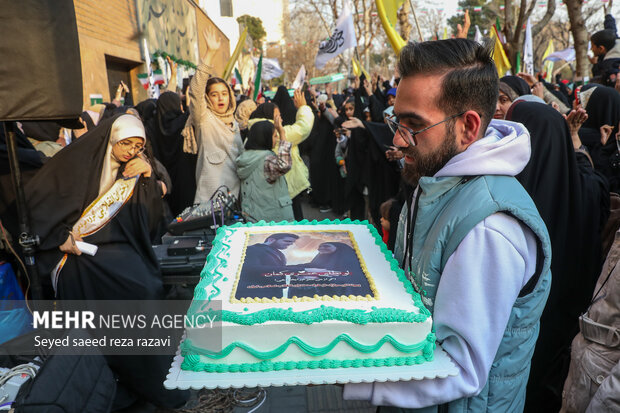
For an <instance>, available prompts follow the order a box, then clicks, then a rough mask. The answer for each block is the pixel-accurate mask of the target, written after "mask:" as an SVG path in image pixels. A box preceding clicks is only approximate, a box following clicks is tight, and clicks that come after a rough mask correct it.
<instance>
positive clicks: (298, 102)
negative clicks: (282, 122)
mask: <svg viewBox="0 0 620 413" xmlns="http://www.w3.org/2000/svg"><path fill="white" fill-rule="evenodd" d="M293 103H294V104H295V108H297V109H299V108H300V107H302V106H304V105H306V97H305V96H304V94H303V92H302V91H301V89H296V90H295V92H294V93H293Z"/></svg>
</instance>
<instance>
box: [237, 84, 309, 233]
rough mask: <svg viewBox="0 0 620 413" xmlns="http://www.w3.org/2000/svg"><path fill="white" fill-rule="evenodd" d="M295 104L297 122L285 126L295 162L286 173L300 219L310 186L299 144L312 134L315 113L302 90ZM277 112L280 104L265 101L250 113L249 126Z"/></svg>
mask: <svg viewBox="0 0 620 413" xmlns="http://www.w3.org/2000/svg"><path fill="white" fill-rule="evenodd" d="M294 104H295V106H296V107H297V114H296V115H295V123H293V124H292V125H285V126H284V131H285V132H286V140H287V142H290V143H291V144H292V145H293V146H292V147H291V158H292V160H293V164H292V166H291V170H290V171H289V172H287V173H286V175H285V178H286V184H287V186H288V193H289V196H290V197H291V199H292V200H293V212H294V214H295V219H296V220H297V221H299V220H302V219H303V213H302V208H301V193H302V192H303V191H305V190H306V189H308V188H309V187H310V181H309V180H308V179H309V174H308V168H307V167H306V164H305V163H304V161H303V160H302V159H301V155H300V154H299V144H300V143H302V142H303V141H304V140H306V138H308V136H310V132H311V131H312V125H313V124H314V114H313V113H312V109H311V108H310V106H308V105H307V104H306V99H305V97H304V95H303V93H301V91H300V90H296V91H295V94H294ZM276 114H277V115H278V116H280V109H279V108H278V106H276V105H275V104H273V103H263V104H261V105H259V106H258V107H257V108H256V110H255V111H254V112H253V113H252V115H250V120H249V122H248V126H249V127H250V128H251V127H252V125H253V124H254V123H256V122H260V121H263V120H269V121H272V122H273V119H274V116H275V115H276ZM278 145H279V141H278V142H276V146H275V147H274V148H273V150H274V152H278V151H279V148H278Z"/></svg>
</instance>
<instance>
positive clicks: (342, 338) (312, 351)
mask: <svg viewBox="0 0 620 413" xmlns="http://www.w3.org/2000/svg"><path fill="white" fill-rule="evenodd" d="M340 342H345V343H347V344H348V345H349V346H351V348H353V349H355V350H357V351H359V352H360V353H374V352H375V351H377V350H379V349H380V348H381V347H382V346H383V345H384V344H385V343H390V344H391V345H392V347H394V348H395V349H396V350H398V351H400V352H401V353H413V352H415V351H421V350H424V349H425V348H426V346H427V344H428V342H427V341H426V340H424V341H423V342H421V343H415V344H404V343H401V342H400V341H398V340H396V339H395V338H394V337H392V336H391V335H389V334H386V335H385V336H383V337H382V338H381V339H380V340H379V341H377V342H376V343H375V344H370V345H368V344H362V343H360V342H358V341H356V340H355V339H353V338H352V337H351V336H349V335H348V334H340V335H339V336H338V337H336V338H335V339H333V340H332V341H331V342H330V343H329V344H328V345H326V346H324V347H313V346H311V345H310V344H308V343H306V342H305V341H304V340H303V339H301V338H299V337H297V336H293V337H289V339H288V340H286V342H284V343H283V344H282V345H280V346H278V347H276V348H275V349H273V350H268V351H260V350H257V349H255V348H254V347H252V346H250V345H249V344H246V343H243V342H240V341H235V342H233V343H231V344H229V345H228V346H226V348H224V349H222V351H218V352H213V351H209V350H207V349H204V348H201V347H196V346H194V345H193V344H192V341H191V340H189V339H187V340H185V341H184V342H183V348H184V351H187V352H188V353H189V354H198V355H201V356H205V357H208V358H210V359H222V358H224V357H227V356H228V355H229V354H230V353H232V351H233V350H234V349H235V348H240V349H242V350H244V351H246V352H247V353H249V354H251V355H252V356H254V357H256V358H257V359H260V360H269V359H273V358H276V357H278V356H279V355H281V354H282V353H284V352H285V351H286V349H288V347H289V346H290V345H291V344H294V345H296V346H297V347H298V348H299V349H300V350H301V351H303V352H304V353H306V354H308V355H309V356H313V357H319V356H324V355H326V354H327V353H329V352H330V351H332V350H333V349H334V347H336V346H337V345H338V344H339V343H340Z"/></svg>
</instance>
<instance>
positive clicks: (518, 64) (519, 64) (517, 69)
mask: <svg viewBox="0 0 620 413" xmlns="http://www.w3.org/2000/svg"><path fill="white" fill-rule="evenodd" d="M516 60H517V62H516V65H517V67H516V68H515V75H516V74H517V73H519V72H521V51H520V50H517V56H516Z"/></svg>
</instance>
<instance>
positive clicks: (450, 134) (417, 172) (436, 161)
mask: <svg viewBox="0 0 620 413" xmlns="http://www.w3.org/2000/svg"><path fill="white" fill-rule="evenodd" d="M402 152H403V154H404V155H406V156H408V157H410V158H412V159H413V163H411V164H409V163H407V162H405V167H404V168H403V171H402V177H403V179H404V180H405V182H407V183H408V184H409V185H412V186H417V185H418V181H419V180H420V178H421V177H423V176H434V175H435V174H436V173H437V172H439V170H440V169H441V168H443V167H444V166H445V164H447V163H448V161H449V160H450V159H452V158H453V157H455V156H456V155H458V153H459V150H458V148H457V146H456V136H455V134H454V124H452V122H448V125H447V127H446V134H445V135H444V138H443V142H442V143H441V146H440V147H439V148H437V150H435V151H434V152H432V153H430V154H427V155H422V154H420V150H419V148H417V147H416V146H409V147H407V148H403V149H402Z"/></svg>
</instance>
